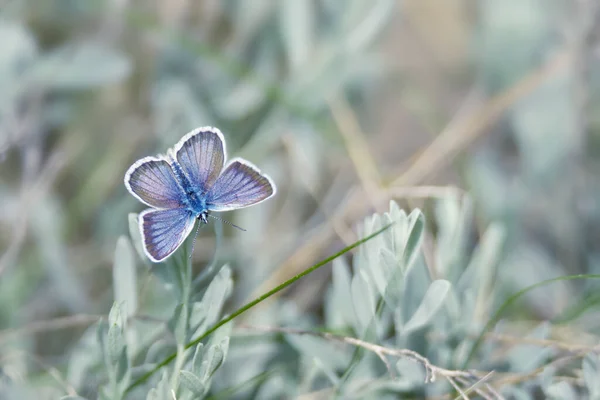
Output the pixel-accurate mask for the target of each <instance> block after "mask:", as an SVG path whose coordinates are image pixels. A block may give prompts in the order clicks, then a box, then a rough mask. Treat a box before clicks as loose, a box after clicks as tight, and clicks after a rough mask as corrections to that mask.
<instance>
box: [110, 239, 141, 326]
mask: <svg viewBox="0 0 600 400" xmlns="http://www.w3.org/2000/svg"><path fill="white" fill-rule="evenodd" d="M136 281H137V276H136V270H135V260H134V258H133V249H132V248H131V243H130V242H129V240H128V239H127V238H126V237H125V236H121V237H120V238H119V240H117V248H116V250H115V263H114V266H113V286H114V291H115V302H117V303H120V304H123V310H122V311H123V313H124V316H125V317H126V318H127V317H130V316H132V315H134V314H135V311H136V309H137V283H136Z"/></svg>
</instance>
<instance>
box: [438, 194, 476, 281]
mask: <svg viewBox="0 0 600 400" xmlns="http://www.w3.org/2000/svg"><path fill="white" fill-rule="evenodd" d="M472 206H473V205H472V201H471V200H470V198H468V197H467V196H463V197H462V198H460V199H458V198H453V197H448V198H445V199H443V200H440V201H438V202H437V203H436V217H437V218H436V220H437V223H438V235H437V246H436V269H437V270H438V272H439V275H440V276H443V277H448V278H452V277H453V276H454V275H457V273H458V270H460V272H462V270H463V268H464V266H463V265H462V264H461V261H462V259H463V258H464V252H465V247H466V240H467V238H468V234H467V230H468V227H469V221H470V220H471V213H472ZM450 280H451V281H453V280H452V279H450Z"/></svg>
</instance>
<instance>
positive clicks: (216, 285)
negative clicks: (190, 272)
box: [202, 265, 233, 327]
mask: <svg viewBox="0 0 600 400" xmlns="http://www.w3.org/2000/svg"><path fill="white" fill-rule="evenodd" d="M232 287H233V281H232V279H231V269H230V268H229V266H228V265H225V266H224V267H223V268H221V270H220V271H219V273H218V274H217V275H216V276H215V277H214V278H213V280H212V282H211V283H210V285H208V288H207V289H206V292H205V293H204V296H203V297H202V303H203V304H204V305H205V307H206V318H205V320H204V322H203V324H202V325H203V326H204V327H207V326H212V325H213V324H214V323H216V322H217V321H218V320H219V317H220V315H221V309H222V308H223V304H224V303H225V300H226V299H227V297H229V294H230V293H231V290H232Z"/></svg>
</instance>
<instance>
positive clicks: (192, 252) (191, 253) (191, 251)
mask: <svg viewBox="0 0 600 400" xmlns="http://www.w3.org/2000/svg"><path fill="white" fill-rule="evenodd" d="M201 225H202V224H201V223H200V222H198V226H197V227H196V234H195V235H194V240H193V241H192V250H190V255H189V256H188V258H189V259H190V260H191V259H192V255H193V254H194V247H196V239H198V231H199V230H200V226H201Z"/></svg>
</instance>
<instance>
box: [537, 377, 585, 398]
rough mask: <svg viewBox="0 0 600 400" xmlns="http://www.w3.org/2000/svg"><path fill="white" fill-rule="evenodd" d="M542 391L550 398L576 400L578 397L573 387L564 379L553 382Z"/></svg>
mask: <svg viewBox="0 0 600 400" xmlns="http://www.w3.org/2000/svg"><path fill="white" fill-rule="evenodd" d="M544 393H545V394H546V396H547V398H548V399H551V400H576V399H579V398H580V397H579V396H578V395H577V392H576V391H575V389H573V387H572V386H571V385H569V384H568V383H567V382H565V381H560V382H556V383H553V384H552V385H550V386H548V387H547V388H545V390H544Z"/></svg>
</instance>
